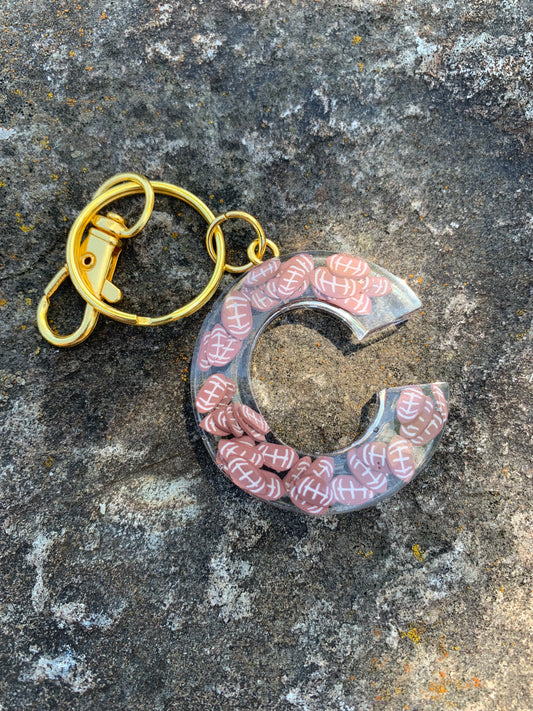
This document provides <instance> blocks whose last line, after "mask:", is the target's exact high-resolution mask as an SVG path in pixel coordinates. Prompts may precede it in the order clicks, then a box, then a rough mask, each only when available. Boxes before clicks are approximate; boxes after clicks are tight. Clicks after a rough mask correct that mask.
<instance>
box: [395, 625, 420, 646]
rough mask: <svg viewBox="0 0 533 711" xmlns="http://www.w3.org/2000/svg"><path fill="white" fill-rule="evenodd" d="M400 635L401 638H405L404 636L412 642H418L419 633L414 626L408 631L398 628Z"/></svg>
mask: <svg viewBox="0 0 533 711" xmlns="http://www.w3.org/2000/svg"><path fill="white" fill-rule="evenodd" d="M400 637H401V638H402V639H405V638H406V637H407V638H408V639H410V640H411V642H413V643H414V644H420V639H421V638H420V634H419V633H418V630H417V629H416V627H411V629H410V630H409V631H408V632H405V631H404V630H400Z"/></svg>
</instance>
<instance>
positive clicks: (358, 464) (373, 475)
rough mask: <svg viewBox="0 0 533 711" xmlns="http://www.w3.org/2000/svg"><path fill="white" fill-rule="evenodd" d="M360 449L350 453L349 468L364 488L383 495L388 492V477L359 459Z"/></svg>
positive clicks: (352, 450)
mask: <svg viewBox="0 0 533 711" xmlns="http://www.w3.org/2000/svg"><path fill="white" fill-rule="evenodd" d="M357 449H358V448H355V449H351V450H349V451H348V467H349V469H350V471H351V472H352V474H353V475H354V476H355V478H356V479H358V480H359V481H360V482H361V484H363V486H366V487H368V488H369V489H372V491H374V492H376V493H378V494H383V493H384V492H385V491H387V476H386V475H385V474H384V473H383V472H379V471H375V470H374V469H371V468H370V467H369V466H367V465H366V464H364V463H363V462H362V461H361V460H360V459H359V453H358V451H357Z"/></svg>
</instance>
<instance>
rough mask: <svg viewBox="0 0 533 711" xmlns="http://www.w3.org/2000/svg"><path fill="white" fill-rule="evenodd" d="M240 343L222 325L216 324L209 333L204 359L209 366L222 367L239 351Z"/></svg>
mask: <svg viewBox="0 0 533 711" xmlns="http://www.w3.org/2000/svg"><path fill="white" fill-rule="evenodd" d="M241 346H242V341H239V339H238V338H233V336H230V335H229V333H228V332H227V331H226V329H225V328H224V326H222V324H217V325H216V326H215V327H214V328H213V330H212V331H211V335H210V336H209V340H208V341H207V346H206V357H207V360H208V361H209V363H210V364H211V365H214V366H215V367H222V366H224V365H227V364H228V363H231V361H232V360H233V359H234V358H235V356H236V355H237V353H238V352H239V351H240V350H241Z"/></svg>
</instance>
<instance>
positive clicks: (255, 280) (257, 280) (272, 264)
mask: <svg viewBox="0 0 533 711" xmlns="http://www.w3.org/2000/svg"><path fill="white" fill-rule="evenodd" d="M280 267H281V262H280V260H279V259H277V258H274V259H267V260H266V261H265V262H262V263H261V264H258V265H257V266H255V267H253V268H252V269H250V271H249V272H248V273H247V275H246V277H245V278H244V284H245V286H251V287H254V286H259V285H260V284H264V283H265V282H266V281H268V280H269V279H271V278H272V277H273V276H275V275H276V274H277V273H278V271H279V269H280Z"/></svg>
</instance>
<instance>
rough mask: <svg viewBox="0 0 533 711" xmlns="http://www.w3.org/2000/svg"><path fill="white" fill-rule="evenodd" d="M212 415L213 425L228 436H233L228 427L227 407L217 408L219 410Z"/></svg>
mask: <svg viewBox="0 0 533 711" xmlns="http://www.w3.org/2000/svg"><path fill="white" fill-rule="evenodd" d="M211 414H212V415H213V424H214V425H215V427H216V428H217V429H219V430H222V431H223V432H225V433H226V435H229V434H231V430H230V427H229V425H228V418H227V407H226V406H222V407H217V409H216V410H213V412H212V413H211Z"/></svg>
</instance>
